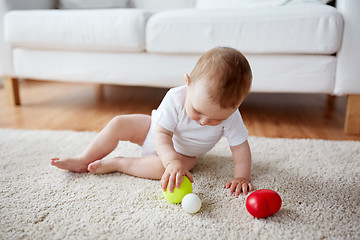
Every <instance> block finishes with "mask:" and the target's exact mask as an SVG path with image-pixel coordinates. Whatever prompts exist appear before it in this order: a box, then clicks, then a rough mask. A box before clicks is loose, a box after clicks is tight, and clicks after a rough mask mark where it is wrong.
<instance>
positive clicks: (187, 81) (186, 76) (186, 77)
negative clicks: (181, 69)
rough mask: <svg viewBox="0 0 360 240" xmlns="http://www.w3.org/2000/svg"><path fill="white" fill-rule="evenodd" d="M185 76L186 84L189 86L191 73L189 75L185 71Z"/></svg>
mask: <svg viewBox="0 0 360 240" xmlns="http://www.w3.org/2000/svg"><path fill="white" fill-rule="evenodd" d="M184 77H185V82H186V85H188V86H189V84H190V77H189V75H187V74H186V73H185V74H184Z"/></svg>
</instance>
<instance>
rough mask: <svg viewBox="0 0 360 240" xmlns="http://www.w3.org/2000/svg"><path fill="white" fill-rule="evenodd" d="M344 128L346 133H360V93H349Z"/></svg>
mask: <svg viewBox="0 0 360 240" xmlns="http://www.w3.org/2000/svg"><path fill="white" fill-rule="evenodd" d="M344 130H345V133H346V134H360V95H348V99H347V106H346V116H345V129H344Z"/></svg>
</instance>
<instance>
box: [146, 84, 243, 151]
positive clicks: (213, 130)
mask: <svg viewBox="0 0 360 240" xmlns="http://www.w3.org/2000/svg"><path fill="white" fill-rule="evenodd" d="M185 99H186V86H181V87H176V88H172V89H170V90H169V91H168V92H167V94H166V95H165V97H164V99H163V100H162V102H161V104H160V106H159V107H158V109H157V110H153V111H152V114H151V127H150V130H149V132H148V135H147V136H146V139H145V141H144V144H143V146H142V147H141V150H142V155H143V156H147V155H152V154H156V151H155V146H154V129H155V126H156V124H159V125H160V126H161V127H163V128H165V129H167V130H169V131H171V132H173V133H174V134H173V143H174V149H175V151H176V152H178V153H181V154H183V155H186V156H198V155H200V154H203V153H206V152H208V151H210V150H211V149H212V148H213V147H214V146H215V144H216V143H217V142H218V141H219V140H220V139H221V137H222V136H225V137H226V138H227V140H228V142H229V145H230V146H237V145H239V144H241V143H243V142H245V141H246V140H247V138H248V131H247V129H246V127H245V125H244V122H243V120H242V118H241V115H240V112H239V110H237V111H235V112H234V113H233V114H232V115H231V116H230V117H228V118H227V119H226V120H224V121H223V122H222V123H220V124H219V125H217V126H201V125H199V124H198V123H197V122H196V121H194V120H192V119H191V118H189V116H188V115H187V114H186V111H185Z"/></svg>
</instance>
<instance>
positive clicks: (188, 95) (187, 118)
mask: <svg viewBox="0 0 360 240" xmlns="http://www.w3.org/2000/svg"><path fill="white" fill-rule="evenodd" d="M251 81H252V73H251V69H250V66H249V63H248V61H247V60H246V58H245V57H244V56H243V55H242V54H241V53H240V52H238V51H237V50H235V49H233V48H228V47H217V48H214V49H211V50H209V51H208V52H206V53H205V54H204V55H203V56H202V57H201V58H200V59H199V61H198V62H197V63H196V65H195V67H194V69H193V71H192V72H191V74H190V76H188V75H187V74H185V82H186V85H184V86H181V87H176V88H173V89H170V90H169V91H168V92H167V94H166V96H165V97H164V99H163V101H162V102H161V104H160V106H159V107H158V109H157V110H153V111H152V114H151V117H150V116H148V115H140V114H134V115H121V116H117V117H114V118H113V119H112V120H111V121H110V122H109V123H108V124H107V125H106V126H105V128H104V129H103V130H102V131H101V132H100V133H99V134H98V135H97V136H96V137H95V139H94V140H93V142H92V143H91V144H90V145H89V146H88V147H87V148H86V149H85V150H84V152H83V153H82V154H81V155H80V156H79V157H72V158H65V159H59V158H53V159H51V164H52V165H53V166H56V167H58V168H61V169H67V170H70V171H74V172H80V173H81V172H91V173H95V174H104V173H110V172H115V171H118V172H122V173H126V174H130V175H133V176H137V177H142V178H149V179H161V187H162V189H163V190H164V191H165V190H166V188H167V187H168V188H169V191H170V192H172V191H173V189H174V187H177V188H179V187H180V184H181V182H182V181H183V177H184V176H187V177H188V178H189V179H190V181H191V182H194V180H193V177H192V175H191V173H190V170H191V169H192V168H193V167H194V166H195V165H196V157H197V156H199V155H200V154H204V153H206V152H208V151H210V150H211V149H212V148H213V147H214V146H215V144H216V143H217V142H218V141H219V140H220V139H221V137H222V136H225V137H226V138H227V140H228V143H229V145H230V149H231V151H232V156H233V161H234V176H233V179H232V180H230V181H228V182H227V183H226V184H225V187H226V188H228V189H230V193H231V194H234V193H235V197H238V196H239V195H240V193H241V192H242V193H243V194H245V195H246V194H247V193H248V191H252V190H253V186H252V184H251V182H250V175H251V153H250V147H249V144H248V141H247V137H248V131H247V129H246V127H245V125H244V123H243V121H242V118H241V115H240V112H239V110H238V108H239V106H240V104H241V103H242V101H243V100H244V98H245V97H246V96H247V94H248V92H249V89H250V86H251ZM119 141H130V142H132V143H136V144H138V145H139V146H141V151H142V157H138V158H127V157H115V158H105V157H106V156H107V155H108V154H109V153H111V152H112V151H113V150H114V149H115V148H116V146H117V145H118V143H119Z"/></svg>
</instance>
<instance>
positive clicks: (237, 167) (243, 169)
mask: <svg viewBox="0 0 360 240" xmlns="http://www.w3.org/2000/svg"><path fill="white" fill-rule="evenodd" d="M230 149H231V151H232V155H233V159H234V178H233V180H231V181H229V182H227V183H226V186H225V187H226V188H228V189H229V188H230V193H231V194H233V193H234V192H235V197H238V196H239V195H240V193H241V192H243V194H245V195H246V194H247V193H248V190H249V191H250V192H251V191H252V190H253V189H254V188H253V186H252V184H251V182H250V177H251V152H250V147H249V143H248V141H245V142H244V143H242V144H240V145H237V146H233V147H230Z"/></svg>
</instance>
